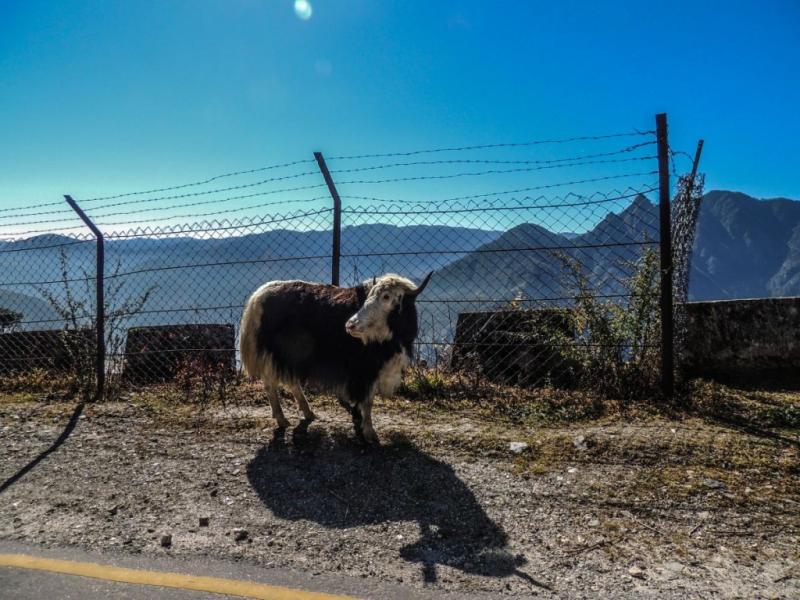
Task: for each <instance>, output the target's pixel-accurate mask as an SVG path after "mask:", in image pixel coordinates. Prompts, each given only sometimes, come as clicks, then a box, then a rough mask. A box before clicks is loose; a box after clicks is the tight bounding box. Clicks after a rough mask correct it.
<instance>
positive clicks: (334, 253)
mask: <svg viewBox="0 0 800 600" xmlns="http://www.w3.org/2000/svg"><path fill="white" fill-rule="evenodd" d="M314 158H316V159H317V164H318V165H319V170H320V171H321V172H322V176H323V177H324V178H325V183H326V184H328V191H329V192H330V193H331V198H333V248H332V249H331V283H332V284H333V285H339V258H340V255H341V248H342V200H341V198H339V192H337V191H336V186H335V185H334V183H333V178H331V174H330V171H328V165H327V164H325V157H324V156H322V152H314Z"/></svg>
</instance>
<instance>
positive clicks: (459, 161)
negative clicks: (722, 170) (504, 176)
mask: <svg viewBox="0 0 800 600" xmlns="http://www.w3.org/2000/svg"><path fill="white" fill-rule="evenodd" d="M655 143H656V142H654V141H652V142H642V143H641V144H634V145H632V146H627V147H625V148H621V149H619V150H613V151H611V152H599V153H596V154H584V155H582V156H570V157H566V158H553V159H531V160H494V159H475V158H455V159H447V160H417V161H411V162H394V163H387V164H382V165H371V166H368V167H356V168H352V169H334V170H331V173H356V172H359V171H374V170H377V169H391V168H396V167H416V166H430V165H453V164H487V165H534V164H555V163H563V162H577V161H584V160H589V159H593V158H602V157H606V156H616V155H619V154H627V153H630V152H633V151H635V150H637V149H639V148H643V147H645V146H652V145H655Z"/></svg>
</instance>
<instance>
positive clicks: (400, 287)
mask: <svg viewBox="0 0 800 600" xmlns="http://www.w3.org/2000/svg"><path fill="white" fill-rule="evenodd" d="M370 283H371V282H370ZM415 289H416V286H415V285H414V283H413V282H411V281H409V280H408V279H406V278H405V277H400V276H398V275H384V276H383V277H381V278H379V279H377V280H375V283H374V284H373V285H372V287H370V289H369V292H368V294H367V299H366V300H365V301H364V304H363V305H362V306H361V308H360V309H359V311H358V312H357V313H356V314H354V315H353V316H352V317H350V318H349V319H348V320H347V323H345V329H346V330H347V333H349V334H350V335H352V336H353V337H354V338H358V339H359V340H361V341H362V342H364V343H365V344H366V343H369V342H385V341H387V340H390V339H391V338H392V331H391V329H390V328H389V322H388V320H389V314H390V313H391V312H392V311H393V310H394V309H395V308H396V307H398V306H400V304H401V303H402V302H403V297H404V296H405V295H406V294H408V293H409V292H414V290H415Z"/></svg>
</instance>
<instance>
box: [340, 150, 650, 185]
mask: <svg viewBox="0 0 800 600" xmlns="http://www.w3.org/2000/svg"><path fill="white" fill-rule="evenodd" d="M655 159H656V157H655V156H635V157H632V158H619V159H607V160H587V161H583V162H576V163H565V164H560V163H559V164H555V165H538V166H535V167H519V168H516V169H489V170H486V171H468V172H462V173H447V174H444V175H415V176H410V177H392V178H388V179H360V180H350V181H337V182H336V183H337V185H364V184H367V185H372V184H381V183H398V182H401V181H423V180H433V179H455V178H458V177H479V176H483V175H504V174H508V173H527V172H532V171H542V170H546V169H568V168H571V167H584V166H589V165H599V164H610V163H624V162H634V161H640V160H655ZM339 173H341V171H339Z"/></svg>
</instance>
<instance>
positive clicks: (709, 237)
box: [690, 191, 800, 300]
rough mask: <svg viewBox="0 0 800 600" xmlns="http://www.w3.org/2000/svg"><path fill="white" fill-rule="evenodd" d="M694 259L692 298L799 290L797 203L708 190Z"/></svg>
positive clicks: (799, 215)
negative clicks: (757, 198)
mask: <svg viewBox="0 0 800 600" xmlns="http://www.w3.org/2000/svg"><path fill="white" fill-rule="evenodd" d="M692 260H693V263H692V274H691V283H690V292H691V297H692V298H693V299H697V300H710V299H722V298H760V297H768V296H797V295H800V202H797V201H793V200H788V199H785V198H776V199H773V200H756V199H755V198H752V197H750V196H747V195H746V194H742V193H739V192H726V191H713V192H709V193H708V194H706V195H705V197H704V198H703V204H702V207H701V209H700V219H699V223H698V228H697V238H696V241H695V252H694V255H693V259H692Z"/></svg>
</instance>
